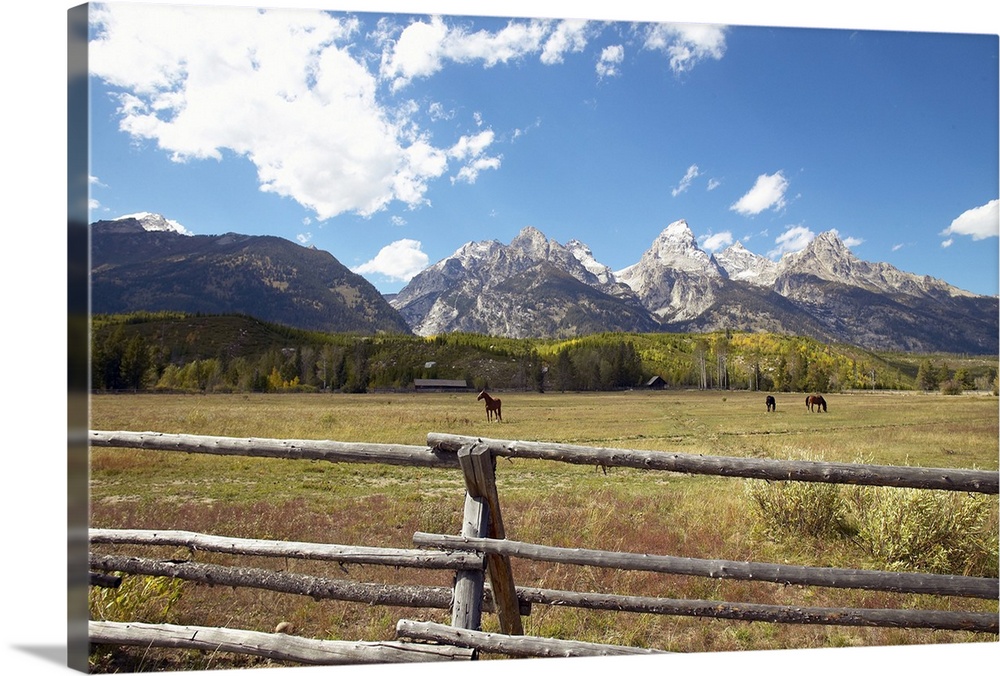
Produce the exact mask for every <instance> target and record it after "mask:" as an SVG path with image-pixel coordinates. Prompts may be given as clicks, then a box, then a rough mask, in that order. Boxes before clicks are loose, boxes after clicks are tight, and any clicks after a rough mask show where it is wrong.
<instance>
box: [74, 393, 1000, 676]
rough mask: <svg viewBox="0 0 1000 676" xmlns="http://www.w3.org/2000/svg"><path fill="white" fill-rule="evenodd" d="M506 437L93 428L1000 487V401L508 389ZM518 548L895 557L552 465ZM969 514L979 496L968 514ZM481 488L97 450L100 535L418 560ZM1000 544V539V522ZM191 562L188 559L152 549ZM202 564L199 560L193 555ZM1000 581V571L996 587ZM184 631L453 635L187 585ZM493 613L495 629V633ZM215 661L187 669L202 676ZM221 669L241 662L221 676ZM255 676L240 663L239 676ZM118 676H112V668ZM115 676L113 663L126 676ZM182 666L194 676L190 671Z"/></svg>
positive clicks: (527, 482)
mask: <svg viewBox="0 0 1000 676" xmlns="http://www.w3.org/2000/svg"><path fill="white" fill-rule="evenodd" d="M498 395H499V396H500V397H501V398H502V399H503V413H504V422H503V423H499V424H498V423H488V422H487V421H486V415H485V411H484V408H483V405H482V402H477V401H476V400H475V394H474V393H472V394H392V395H380V394H367V395H343V394H337V395H323V394H295V395H263V394H259V395H244V394H232V395H204V396H203V395H99V396H95V397H93V398H92V414H91V415H92V420H91V428H92V429H97V430H132V431H158V432H173V433H188V434H210V435H224V436H234V437H251V436H253V437H273V438H306V439H333V440H338V441H362V442H364V441H367V442H375V443H403V444H414V445H423V444H425V443H426V435H427V434H428V433H429V432H443V433H450V434H462V435H474V436H482V437H493V438H502V439H518V440H527V441H551V442H560V443H573V444H583V445H592V446H608V447H618V448H630V449H644V450H662V451H680V452H685V453H701V454H712V455H733V456H743V457H770V458H802V457H809V458H815V459H823V460H827V461H845V462H850V461H853V460H855V459H856V458H858V457H865V458H868V459H870V460H871V461H872V462H876V463H880V464H896V465H916V466H925V467H956V468H979V469H989V470H996V469H997V461H998V441H997V440H998V408H997V399H996V398H995V397H991V396H980V395H965V396H960V397H945V396H941V395H939V394H916V393H910V394H888V393H875V394H873V393H857V394H839V395H838V394H833V395H830V396H828V397H827V400H828V402H829V405H830V406H829V412H828V413H825V414H820V413H809V412H808V411H806V409H805V406H804V396H805V395H799V394H786V395H780V394H779V395H778V411H777V413H774V414H767V413H766V412H765V407H764V401H763V398H764V395H763V394H760V393H746V392H714V391H713V392H697V391H691V392H674V391H666V392H648V391H642V392H639V391H636V392H621V393H603V394H558V393H546V394H538V393H522V392H509V393H508V392H500V393H498ZM497 482H498V486H499V490H500V499H501V504H502V508H503V518H504V523H505V526H506V529H507V536H508V537H509V538H511V539H516V540H523V541H527V542H537V543H540V544H549V545H555V546H566V547H587V548H596V549H609V550H619V551H631V552H645V553H651V554H671V555H677V556H691V557H698V558H725V559H735V560H756V561H764V562H775V563H795V564H803V565H823V566H828V565H829V566H842V567H858V568H878V567H879V566H878V564H877V562H876V561H875V559H874V558H873V555H872V554H871V553H870V552H869V551H866V549H865V548H863V547H860V546H856V545H855V544H853V543H852V542H851V541H850V540H849V539H846V538H843V537H834V536H829V535H819V536H803V537H795V538H785V539H781V538H775V537H769V536H767V535H766V534H763V533H762V531H761V529H760V528H755V525H758V524H757V522H756V521H755V519H756V518H757V517H756V516H755V513H754V510H753V509H752V508H751V498H750V497H749V496H748V495H747V492H746V491H745V490H744V489H743V486H744V484H745V482H744V481H742V480H739V479H727V478H720V477H708V476H688V475H679V474H673V473H668V472H644V471H640V470H629V469H610V470H608V471H607V472H604V471H601V470H600V469H597V468H594V467H588V466H578V465H568V464H562V463H556V462H548V461H534V460H525V459H518V460H508V459H502V458H501V459H498V461H497ZM959 497H961V496H959ZM463 500H464V482H463V480H462V476H461V474H460V472H458V471H457V470H436V469H415V468H413V469H411V468H405V467H390V466H379V465H360V464H334V463H326V462H319V461H286V460H277V459H254V458H242V457H217V456H208V455H197V454H186V453H171V452H153V451H141V450H134V449H105V448H97V449H93V450H92V455H91V501H92V512H91V513H92V525H94V526H95V527H112V528H122V527H131V528H161V529H166V528H184V529H187V530H196V531H201V532H207V533H213V534H219V535H232V536H239V537H253V538H280V539H289V540H306V541H316V542H332V543H341V544H357V545H361V544H363V545H374V546H391V547H411V546H412V539H411V538H412V535H413V532H414V531H417V530H420V531H428V532H444V533H458V532H459V530H460V527H461V524H460V517H461V509H462V503H463ZM993 528H994V529H995V528H996V521H995V520H994V521H993ZM134 551H135V553H136V554H139V555H144V556H163V557H169V558H172V557H174V556H175V555H176V552H171V551H164V552H157V551H155V550H154V551H151V550H150V549H149V548H145V549H142V548H135V549H134ZM184 554H185V555H188V554H187V553H184ZM190 555H192V556H194V557H195V558H196V559H197V560H199V561H210V562H224V563H237V564H239V565H254V566H262V567H264V566H276V567H279V568H281V569H285V570H291V571H295V572H310V573H314V574H320V575H328V576H342V575H346V576H347V577H348V578H349V579H353V580H372V581H382V582H393V583H413V584H432V585H450V584H451V574H450V573H447V572H437V571H415V572H407V571H396V570H392V569H388V570H384V569H380V568H377V567H371V566H349V567H347V568H346V570H345V569H341V568H339V567H337V566H329V565H326V566H324V565H321V564H317V563H310V562H304V561H296V560H271V559H256V560H250V561H248V560H246V559H243V560H237V559H232V558H231V557H226V556H223V555H209V554H206V553H203V552H196V553H193V554H190ZM513 569H514V577H515V581H516V582H517V584H518V585H521V586H533V587H549V588H556V589H571V590H578V591H585V590H593V591H602V592H614V593H626V594H640V595H650V596H667V597H674V598H692V599H694V598H702V599H717V600H726V601H733V602H737V601H741V602H754V603H774V604H790V605H811V606H864V607H872V608H880V607H886V608H892V607H909V606H910V605H913V606H914V607H925V608H935V609H951V610H974V611H980V612H982V611H987V612H996V611H997V604H996V602H995V601H992V602H990V601H979V600H969V599H950V598H946V599H941V598H934V597H918V598H915V599H914V598H913V597H901V596H900V595H894V594H889V593H873V592H862V591H857V590H827V589H816V588H799V587H795V586H788V587H785V586H781V585H773V584H768V583H753V582H734V581H720V580H711V579H704V578H688V577H682V576H671V575H653V574H648V573H627V572H616V571H610V570H602V569H594V568H582V567H570V566H562V565H555V564H544V563H537V562H531V561H526V560H518V559H515V560H514V561H513ZM993 574H994V575H996V571H994V573H993ZM170 612H171V615H172V617H171V618H170V621H174V622H179V623H185V624H212V625H219V624H223V625H226V626H232V627H239V628H247V629H257V630H262V631H270V630H271V629H273V627H274V626H275V625H276V624H277V623H278V622H280V621H290V622H293V624H295V625H296V633H297V634H299V635H303V636H311V637H319V638H341V639H348V640H380V639H389V638H392V634H393V628H394V626H395V621H396V619H399V618H402V617H406V618H408V619H431V620H435V621H443V622H448V621H449V619H448V615H447V613H443V612H441V611H422V610H412V609H394V608H369V607H365V606H359V605H358V604H349V603H341V602H326V601H324V602H320V603H317V602H315V601H312V600H311V599H302V598H298V597H294V596H289V595H281V594H271V593H266V592H260V591H255V590H243V589H240V590H232V589H226V590H218V589H214V588H210V587H203V586H198V585H191V584H189V585H185V589H184V593H183V594H182V595H181V596H180V598H179V599H178V600H177V602H176V603H174V604H173V605H172V606H171V608H170ZM495 622H496V618H495V617H493V616H487V617H486V618H485V619H484V628H485V629H487V630H495V629H497V628H498V627H497V626H496V624H495ZM524 624H525V630H526V632H528V633H532V634H538V635H543V636H559V637H564V638H574V639H579V640H589V641H598V642H609V643H628V644H634V645H641V646H646V647H654V648H660V649H664V650H671V651H681V652H692V651H709V650H743V649H770V648H807V647H828V646H837V645H892V644H905V643H935V642H958V641H983V640H995V637H992V636H983V635H981V634H973V633H968V632H940V631H930V630H906V631H904V630H894V629H877V628H852V627H833V626H831V627H821V626H796V625H770V624H762V623H741V622H727V621H721V620H707V619H702V618H683V617H665V616H664V617H659V616H644V615H632V614H627V613H613V612H606V611H580V610H573V609H569V608H558V607H541V606H536V607H534V608H533V609H532V613H531V615H530V616H528V617H526V618H524ZM191 664H193V662H190V661H189V662H187V663H183V662H182V663H181V664H180V668H190V665H191ZM213 664H214V665H216V666H221V667H225V666H232V665H233V664H234V662H226V661H225V660H221V661H219V660H217V661H215V662H213ZM237 664H238V663H237ZM95 666H97V668H98V669H100V668H101V667H100V665H95ZM110 668H111V667H107V669H110ZM174 668H178V667H177V665H176V664H175V666H174Z"/></svg>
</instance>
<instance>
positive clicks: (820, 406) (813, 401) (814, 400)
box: [806, 394, 826, 413]
mask: <svg viewBox="0 0 1000 676" xmlns="http://www.w3.org/2000/svg"><path fill="white" fill-rule="evenodd" d="M814 406H815V407H816V408H815V409H813V407H814ZM806 408H808V409H809V410H810V411H812V410H815V411H816V412H817V413H819V412H820V411H822V412H823V413H826V399H824V398H823V397H821V396H820V395H818V394H811V395H809V396H808V397H806Z"/></svg>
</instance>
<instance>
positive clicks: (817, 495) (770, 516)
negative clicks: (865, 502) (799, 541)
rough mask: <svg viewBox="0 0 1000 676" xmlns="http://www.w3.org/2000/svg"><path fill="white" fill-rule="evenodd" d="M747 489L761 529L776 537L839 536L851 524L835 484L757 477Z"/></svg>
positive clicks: (747, 484) (747, 485) (773, 537)
mask: <svg viewBox="0 0 1000 676" xmlns="http://www.w3.org/2000/svg"><path fill="white" fill-rule="evenodd" d="M745 490H746V494H747V496H748V497H749V498H750V501H751V504H752V505H753V506H754V507H755V509H756V511H757V516H758V526H759V528H760V530H762V531H763V532H764V534H765V535H767V536H769V537H771V538H772V539H781V538H783V537H786V536H794V535H810V536H813V537H828V536H835V535H838V534H841V533H843V532H844V531H845V529H846V527H847V519H846V516H847V514H846V511H845V508H846V504H845V502H844V500H843V498H842V497H841V494H840V489H839V487H838V486H837V485H835V484H820V483H804V482H800V481H788V482H770V481H765V480H757V479H753V480H750V481H748V482H747V483H746V486H745Z"/></svg>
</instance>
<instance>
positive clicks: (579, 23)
mask: <svg viewBox="0 0 1000 676" xmlns="http://www.w3.org/2000/svg"><path fill="white" fill-rule="evenodd" d="M589 26H590V22H589V21H586V20H583V19H566V20H564V21H560V22H559V23H557V24H556V27H555V30H553V31H552V33H551V34H550V35H549V37H548V39H546V40H545V45H544V46H543V47H542V55H541V60H542V63H544V64H549V65H551V64H554V63H562V61H563V55H564V54H566V53H567V52H582V51H583V48H584V47H586V46H587V41H588V39H589V33H590V29H589Z"/></svg>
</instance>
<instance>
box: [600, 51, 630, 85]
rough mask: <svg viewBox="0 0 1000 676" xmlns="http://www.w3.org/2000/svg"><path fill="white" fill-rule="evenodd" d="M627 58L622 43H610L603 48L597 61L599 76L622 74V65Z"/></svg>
mask: <svg viewBox="0 0 1000 676" xmlns="http://www.w3.org/2000/svg"><path fill="white" fill-rule="evenodd" d="M624 60H625V48H624V47H622V46H621V45H609V46H607V47H605V48H604V49H602V50H601V56H600V59H599V60H598V61H597V76H598V77H599V78H602V79H603V78H606V77H616V76H618V75H621V69H620V66H621V64H622V62H623V61H624Z"/></svg>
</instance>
